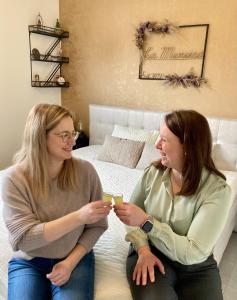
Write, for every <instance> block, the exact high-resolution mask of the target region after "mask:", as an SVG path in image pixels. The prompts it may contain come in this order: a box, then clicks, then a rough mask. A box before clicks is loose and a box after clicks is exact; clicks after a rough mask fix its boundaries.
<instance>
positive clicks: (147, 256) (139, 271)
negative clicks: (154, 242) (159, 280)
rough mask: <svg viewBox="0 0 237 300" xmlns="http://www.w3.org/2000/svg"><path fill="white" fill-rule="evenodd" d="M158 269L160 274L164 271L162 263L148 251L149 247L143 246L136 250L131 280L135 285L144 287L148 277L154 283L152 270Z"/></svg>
mask: <svg viewBox="0 0 237 300" xmlns="http://www.w3.org/2000/svg"><path fill="white" fill-rule="evenodd" d="M155 266H156V267H158V269H159V270H160V272H161V273H162V274H165V269H164V266H163V264H162V262H161V261H160V260H159V259H158V258H157V257H156V256H155V255H154V254H153V253H152V252H151V251H150V249H149V246H143V247H141V248H140V249H139V250H138V259H137V263H136V266H135V268H134V271H133V278H132V279H133V280H134V281H136V285H140V284H142V285H146V284H147V280H148V276H149V278H150V281H151V282H154V281H155V271H154V268H155Z"/></svg>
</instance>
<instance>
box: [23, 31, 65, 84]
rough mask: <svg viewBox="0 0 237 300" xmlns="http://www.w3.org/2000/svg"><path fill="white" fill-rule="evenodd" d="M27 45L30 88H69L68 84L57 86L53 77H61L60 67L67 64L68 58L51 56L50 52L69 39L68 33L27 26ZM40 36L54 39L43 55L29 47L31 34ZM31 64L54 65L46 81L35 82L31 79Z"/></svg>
mask: <svg viewBox="0 0 237 300" xmlns="http://www.w3.org/2000/svg"><path fill="white" fill-rule="evenodd" d="M28 30H29V44H30V65H31V86H32V87H41V88H43V87H69V82H67V81H66V82H65V83H63V84H58V82H57V81H55V76H56V75H58V76H62V65H63V64H65V63H69V58H68V57H64V56H56V55H52V52H53V51H54V50H55V49H56V47H57V46H58V44H59V43H60V42H61V40H62V39H64V38H68V37H69V32H68V31H65V30H62V29H61V28H52V27H46V26H38V25H29V26H28ZM32 33H33V34H40V35H45V36H49V37H53V38H56V39H55V40H54V41H53V43H52V44H51V45H50V47H49V48H48V49H47V51H46V53H45V54H41V53H39V51H38V50H37V49H35V48H33V51H32V47H31V34H32ZM32 62H46V63H47V62H51V63H52V62H53V63H55V67H53V69H51V71H50V73H49V75H48V77H47V79H46V80H45V81H42V80H35V78H33V63H32Z"/></svg>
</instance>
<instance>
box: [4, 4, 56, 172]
mask: <svg viewBox="0 0 237 300" xmlns="http://www.w3.org/2000/svg"><path fill="white" fill-rule="evenodd" d="M0 8H1V9H0V36H1V46H0V57H1V59H0V66H1V71H0V87H1V90H0V94H1V96H0V107H1V110H0V137H1V146H0V169H1V168H4V167H6V166H8V165H9V164H10V163H11V159H12V156H13V154H14V153H15V152H16V150H17V149H18V147H19V145H20V142H21V136H22V132H23V128H24V124H25V119H26V115H27V113H28V111H29V109H30V108H31V107H32V106H33V105H35V104H37V103H40V102H49V103H59V104H60V103H61V91H60V89H50V88H47V89H46V88H45V89H44V88H42V89H37V88H32V87H31V82H30V56H29V37H28V25H30V24H35V19H36V15H37V14H38V12H39V11H40V13H41V15H42V16H43V20H44V24H45V25H47V26H54V25H55V22H56V19H57V18H58V16H59V3H58V0H50V1H48V0H41V1H38V0H24V1H22V0H0ZM42 46H44V45H42ZM47 47H48V46H47ZM47 47H46V49H47Z"/></svg>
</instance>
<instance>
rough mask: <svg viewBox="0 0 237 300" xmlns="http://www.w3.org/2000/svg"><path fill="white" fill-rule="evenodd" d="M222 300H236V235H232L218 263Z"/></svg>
mask: <svg viewBox="0 0 237 300" xmlns="http://www.w3.org/2000/svg"><path fill="white" fill-rule="evenodd" d="M219 268H220V274H221V279H222V289H223V294H224V300H236V299H237V233H233V234H232V236H231V238H230V241H229V243H228V246H227V248H226V250H225V252H224V255H223V257H222V260H221V263H220V266H219Z"/></svg>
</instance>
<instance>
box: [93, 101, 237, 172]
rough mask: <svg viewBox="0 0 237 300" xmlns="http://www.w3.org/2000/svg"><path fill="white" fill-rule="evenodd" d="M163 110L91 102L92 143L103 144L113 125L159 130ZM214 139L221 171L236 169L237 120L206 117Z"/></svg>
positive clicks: (217, 162) (216, 158) (214, 154)
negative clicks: (147, 109) (153, 110)
mask: <svg viewBox="0 0 237 300" xmlns="http://www.w3.org/2000/svg"><path fill="white" fill-rule="evenodd" d="M164 115H165V113H164V112H152V111H143V110H136V109H128V108H121V107H116V106H104V105H95V104H91V105H90V144H91V145H95V144H103V142H104V138H105V135H107V134H108V135H111V134H112V132H113V129H114V124H118V125H124V126H129V127H135V128H141V129H150V130H152V129H159V127H160V124H161V122H162V120H163V117H164ZM207 119H208V122H209V125H210V128H211V132H212V138H213V144H214V147H213V158H214V161H215V163H216V165H217V167H218V168H219V169H221V170H229V171H237V120H228V119H219V118H207Z"/></svg>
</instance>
